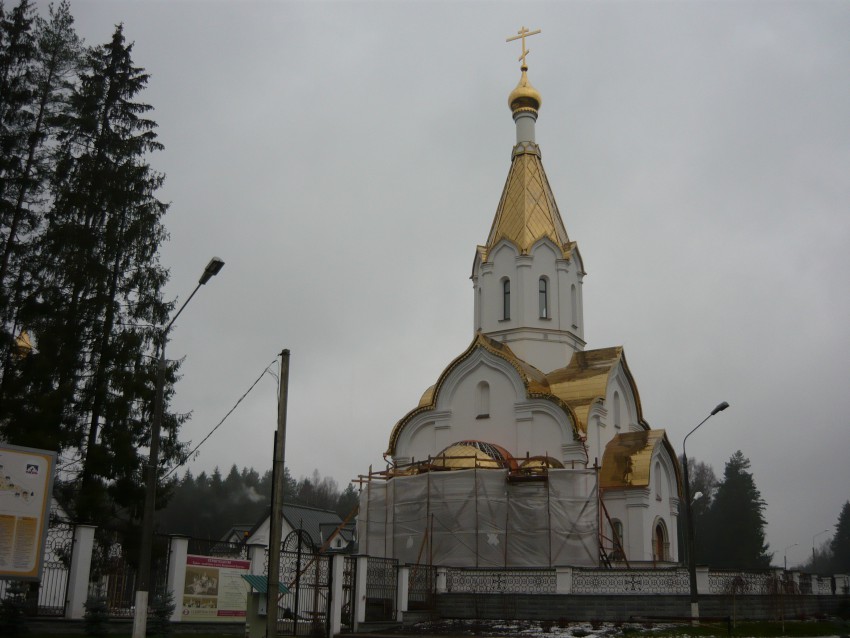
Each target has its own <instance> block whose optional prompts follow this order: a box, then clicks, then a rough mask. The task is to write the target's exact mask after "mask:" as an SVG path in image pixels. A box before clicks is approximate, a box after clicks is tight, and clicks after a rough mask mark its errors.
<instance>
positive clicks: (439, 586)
mask: <svg viewBox="0 0 850 638" xmlns="http://www.w3.org/2000/svg"><path fill="white" fill-rule="evenodd" d="M448 576H449V570H448V569H446V568H445V567H438V568H437V582H436V583H435V584H434V592H435V593H437V594H445V593H446V592H447V591H448V586H447V585H446V581H447V579H448Z"/></svg>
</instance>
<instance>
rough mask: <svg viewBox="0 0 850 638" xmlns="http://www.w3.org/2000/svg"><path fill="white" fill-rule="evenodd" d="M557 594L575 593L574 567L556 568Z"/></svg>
mask: <svg viewBox="0 0 850 638" xmlns="http://www.w3.org/2000/svg"><path fill="white" fill-rule="evenodd" d="M555 593H556V594H572V593H573V569H572V567H556V568H555Z"/></svg>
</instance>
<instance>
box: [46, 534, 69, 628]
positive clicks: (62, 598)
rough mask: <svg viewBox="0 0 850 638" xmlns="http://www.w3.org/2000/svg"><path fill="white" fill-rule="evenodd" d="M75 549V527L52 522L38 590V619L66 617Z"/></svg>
mask: <svg viewBox="0 0 850 638" xmlns="http://www.w3.org/2000/svg"><path fill="white" fill-rule="evenodd" d="M73 547H74V526H73V525H72V524H70V523H63V522H52V523H51V524H50V527H48V529H47V542H46V543H45V546H44V569H43V570H42V573H41V582H40V583H39V589H38V615H39V616H60V617H61V616H64V615H65V603H66V598H67V595H66V593H67V591H68V576H69V574H70V566H71V550H72V549H73Z"/></svg>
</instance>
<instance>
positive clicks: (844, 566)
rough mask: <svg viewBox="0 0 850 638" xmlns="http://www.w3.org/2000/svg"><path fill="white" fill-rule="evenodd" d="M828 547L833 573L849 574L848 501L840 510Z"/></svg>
mask: <svg viewBox="0 0 850 638" xmlns="http://www.w3.org/2000/svg"><path fill="white" fill-rule="evenodd" d="M830 547H831V549H832V569H833V573H838V574H847V573H850V501H847V502H846V503H844V507H842V508H841V514H839V515H838V522H837V523H836V524H835V536H833V537H832V543H831V545H830Z"/></svg>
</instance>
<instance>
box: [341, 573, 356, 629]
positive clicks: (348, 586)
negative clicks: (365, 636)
mask: <svg viewBox="0 0 850 638" xmlns="http://www.w3.org/2000/svg"><path fill="white" fill-rule="evenodd" d="M340 558H342V559H343V560H344V561H345V565H344V566H343V569H342V619H341V625H342V627H341V628H342V629H343V631H348V632H352V631H354V587H355V583H356V582H357V559H356V558H354V557H353V556H340Z"/></svg>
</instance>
